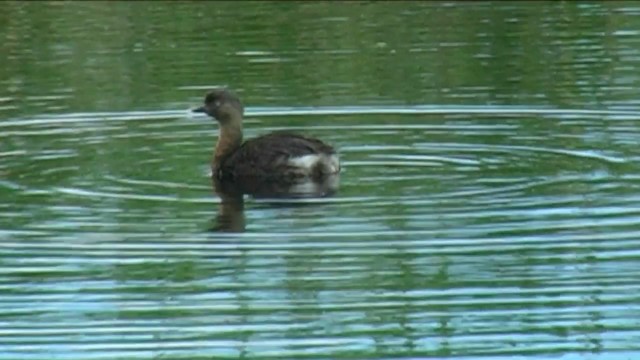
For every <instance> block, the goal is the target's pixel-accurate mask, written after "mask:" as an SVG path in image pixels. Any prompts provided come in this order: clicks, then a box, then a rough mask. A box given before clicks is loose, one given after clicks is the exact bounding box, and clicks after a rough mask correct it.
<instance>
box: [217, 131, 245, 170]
mask: <svg viewBox="0 0 640 360" xmlns="http://www.w3.org/2000/svg"><path fill="white" fill-rule="evenodd" d="M241 144H242V119H231V120H229V121H227V122H225V123H224V124H221V125H220V136H219V137H218V143H217V144H216V148H215V152H214V155H213V164H212V166H213V168H214V169H217V168H218V167H219V166H220V165H221V163H222V161H224V159H225V158H226V157H227V156H229V155H231V154H232V153H233V152H234V151H236V150H237V149H238V148H239V147H240V145H241Z"/></svg>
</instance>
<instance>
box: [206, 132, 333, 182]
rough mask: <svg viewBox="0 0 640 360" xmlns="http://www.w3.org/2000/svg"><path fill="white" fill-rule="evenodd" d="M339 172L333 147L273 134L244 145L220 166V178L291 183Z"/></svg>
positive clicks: (318, 142)
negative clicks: (250, 178)
mask: <svg viewBox="0 0 640 360" xmlns="http://www.w3.org/2000/svg"><path fill="white" fill-rule="evenodd" d="M339 171H340V164H339V160H338V155H337V154H336V151H335V149H334V148H333V147H331V146H330V145H327V144H325V143H323V142H322V141H320V140H318V139H314V138H310V137H306V136H302V135H299V134H293V133H290V132H274V133H270V134H267V135H263V136H260V137H257V138H254V139H251V140H248V141H246V142H245V143H243V144H242V145H241V146H240V147H239V148H238V149H237V150H236V151H234V152H233V153H231V154H230V155H229V156H227V157H226V158H225V159H223V160H222V161H221V163H220V164H218V169H217V176H218V177H219V178H220V179H222V180H224V179H237V178H242V177H252V178H258V179H265V180H272V181H280V182H291V181H295V180H296V179H300V178H305V177H313V178H317V177H323V176H327V175H331V174H336V173H338V172H339Z"/></svg>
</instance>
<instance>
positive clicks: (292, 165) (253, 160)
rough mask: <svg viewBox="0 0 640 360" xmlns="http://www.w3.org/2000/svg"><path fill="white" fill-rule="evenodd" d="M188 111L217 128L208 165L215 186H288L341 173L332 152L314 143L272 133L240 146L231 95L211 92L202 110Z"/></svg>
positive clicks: (236, 102)
mask: <svg viewBox="0 0 640 360" xmlns="http://www.w3.org/2000/svg"><path fill="white" fill-rule="evenodd" d="M192 111H193V112H196V113H205V114H207V115H209V116H211V117H212V118H213V119H215V120H216V121H217V122H218V124H219V137H218V141H217V143H216V146H215V150H214V153H213V157H212V161H211V169H212V175H213V176H214V178H216V179H217V180H218V181H247V180H251V181H259V182H266V183H269V182H272V183H280V184H293V183H296V182H302V181H309V180H313V181H323V179H326V178H327V177H331V176H335V175H337V174H338V173H339V172H340V171H341V166H340V159H339V155H338V153H337V151H336V150H335V149H334V147H333V146H331V145H329V144H327V143H325V142H323V141H322V140H320V139H317V138H313V137H308V136H304V135H301V134H296V133H293V132H290V131H276V132H271V133H268V134H265V135H262V136H258V137H255V138H252V139H249V140H246V141H243V134H242V122H243V116H244V106H243V104H242V102H241V101H240V99H239V98H238V96H237V95H236V94H235V93H234V92H233V91H232V90H230V89H227V88H216V89H213V90H210V91H209V92H208V93H207V94H206V96H205V98H204V105H202V106H200V107H197V108H195V109H193V110H192Z"/></svg>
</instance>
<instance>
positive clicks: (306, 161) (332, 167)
mask: <svg viewBox="0 0 640 360" xmlns="http://www.w3.org/2000/svg"><path fill="white" fill-rule="evenodd" d="M319 162H320V163H322V165H323V167H324V170H326V171H328V173H329V174H337V173H338V172H340V160H339V159H338V155H335V154H334V155H329V156H327V155H324V154H323V155H318V154H312V155H304V156H299V157H296V158H293V159H289V165H291V166H295V167H297V168H300V169H304V170H305V171H312V170H313V169H314V168H315V167H316V166H317V165H318V163H319Z"/></svg>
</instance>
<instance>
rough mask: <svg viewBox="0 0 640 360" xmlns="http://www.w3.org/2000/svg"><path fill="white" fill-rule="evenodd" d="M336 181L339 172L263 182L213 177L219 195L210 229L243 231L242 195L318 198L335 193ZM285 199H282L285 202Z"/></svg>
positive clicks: (279, 199) (276, 197) (266, 197)
mask: <svg viewBox="0 0 640 360" xmlns="http://www.w3.org/2000/svg"><path fill="white" fill-rule="evenodd" d="M339 183H340V175H339V174H335V175H330V176H328V177H325V178H323V179H306V180H304V181H300V182H297V183H294V184H282V183H274V182H264V181H260V180H259V179H251V178H249V179H243V180H242V181H233V182H230V181H227V182H223V181H219V180H218V179H216V178H214V179H213V188H214V191H215V193H216V195H218V197H219V198H220V207H219V210H218V214H217V216H216V218H215V220H214V226H213V227H212V228H211V229H210V230H211V231H215V232H243V231H244V229H245V217H244V197H245V195H248V196H251V197H253V198H255V199H266V200H268V199H275V200H278V204H279V205H280V206H281V205H282V204H283V202H282V200H283V199H303V198H322V197H328V196H331V195H333V194H335V193H336V192H337V190H338V186H339ZM285 203H286V202H285Z"/></svg>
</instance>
